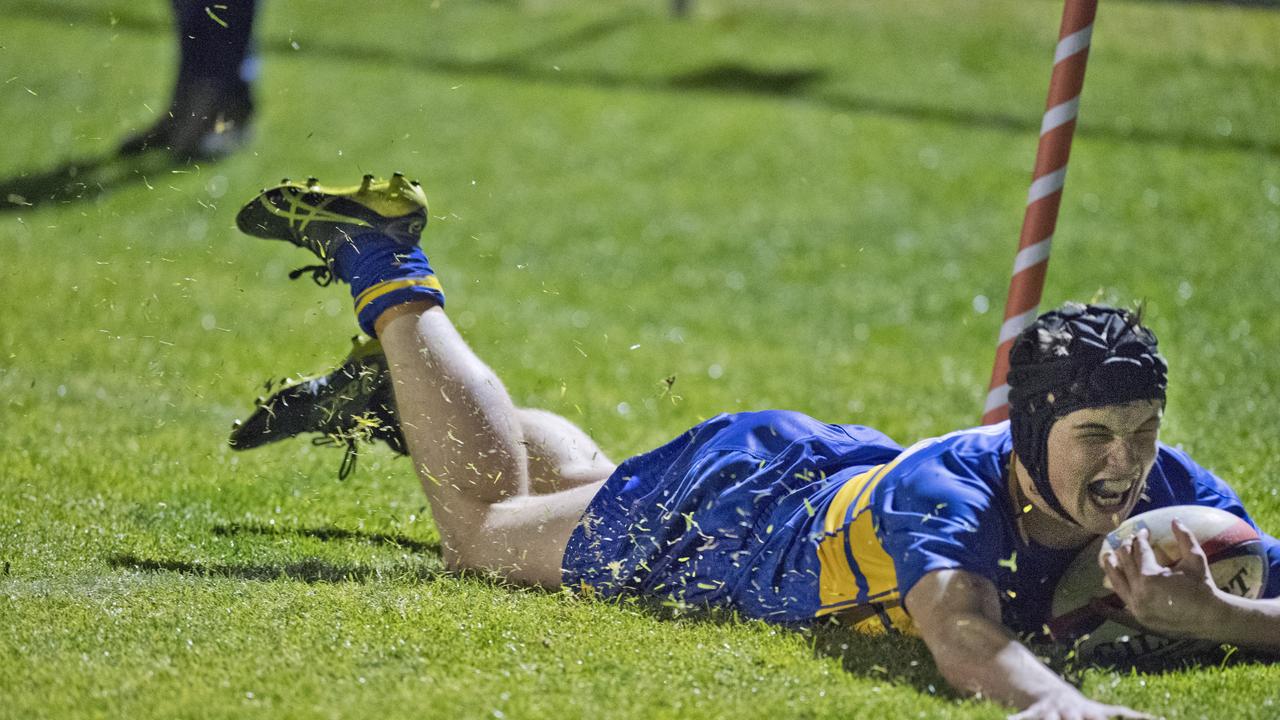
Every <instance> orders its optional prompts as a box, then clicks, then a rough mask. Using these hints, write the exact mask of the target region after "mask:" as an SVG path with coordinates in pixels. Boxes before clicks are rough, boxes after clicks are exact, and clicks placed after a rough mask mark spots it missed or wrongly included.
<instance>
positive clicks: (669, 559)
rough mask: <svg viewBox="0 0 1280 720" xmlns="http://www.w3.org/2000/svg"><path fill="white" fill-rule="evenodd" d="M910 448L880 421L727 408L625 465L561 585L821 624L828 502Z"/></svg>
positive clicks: (576, 541) (569, 556)
mask: <svg viewBox="0 0 1280 720" xmlns="http://www.w3.org/2000/svg"><path fill="white" fill-rule="evenodd" d="M901 451H902V448H901V447H899V446H898V444H897V443H895V442H893V440H891V439H889V438H888V437H887V436H885V435H884V434H882V433H880V432H879V431H876V430H873V429H871V428H867V427H862V426H857V425H829V424H826V423H822V422H819V421H817V420H814V419H813V418H810V417H808V416H806V415H803V414H800V413H795V412H788V411H781V410H770V411H764V412H752V413H740V414H735V415H719V416H717V417H714V418H712V419H710V420H708V421H706V422H704V423H702V424H700V425H697V426H695V427H694V428H692V429H690V430H689V431H688V432H686V433H684V434H683V435H681V436H680V437H678V438H676V439H675V440H673V441H671V442H670V443H668V444H666V445H664V446H662V447H660V448H658V449H657V450H653V451H652V452H648V453H645V454H643V455H638V456H636V457H633V458H631V459H629V460H627V461H626V462H624V463H622V464H621V465H619V466H618V469H617V470H615V471H614V473H613V475H612V476H610V477H609V479H608V480H607V481H605V484H604V486H603V487H602V488H601V489H600V491H599V492H598V493H597V494H596V496H595V498H594V499H592V501H591V503H590V504H589V505H588V506H587V509H586V512H585V513H584V514H583V517H582V520H581V522H580V523H579V524H578V527H577V528H576V529H575V530H574V532H573V535H572V536H571V537H570V539H569V543H568V546H567V547H566V549H565V557H564V573H563V576H562V577H563V582H564V584H565V586H566V587H569V588H573V589H586V588H590V590H589V592H592V593H594V594H595V595H597V596H603V597H613V596H616V595H619V594H622V593H627V594H638V595H645V596H650V597H661V598H670V599H675V600H679V601H683V602H687V603H691V604H703V605H721V606H727V607H730V608H733V609H736V610H739V611H741V612H743V613H744V614H746V615H748V616H750V617H759V618H765V619H769V620H772V621H775V622H804V621H809V620H812V619H813V617H814V616H815V615H816V614H817V611H818V609H819V606H820V602H819V597H818V574H819V560H818V554H817V546H818V543H819V542H820V541H821V540H822V538H823V536H824V530H823V519H824V517H825V511H826V509H827V506H828V505H829V504H830V502H831V500H832V498H833V497H834V495H835V493H836V492H837V491H838V490H839V489H840V487H841V485H843V484H844V482H845V481H846V480H848V479H849V478H851V477H853V476H855V475H857V474H859V473H861V472H864V471H866V470H867V469H869V468H872V467H875V466H877V465H880V464H883V463H886V462H889V461H890V460H892V459H893V458H894V457H896V456H897V455H898V454H899V453H900V452H901Z"/></svg>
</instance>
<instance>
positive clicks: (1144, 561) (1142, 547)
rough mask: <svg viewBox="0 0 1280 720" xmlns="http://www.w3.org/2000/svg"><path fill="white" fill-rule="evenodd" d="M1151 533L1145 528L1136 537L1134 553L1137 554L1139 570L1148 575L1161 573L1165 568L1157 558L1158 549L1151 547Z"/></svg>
mask: <svg viewBox="0 0 1280 720" xmlns="http://www.w3.org/2000/svg"><path fill="white" fill-rule="evenodd" d="M1150 534H1151V533H1150V532H1148V531H1147V529H1146V528H1143V529H1141V530H1139V531H1138V535H1137V537H1136V538H1134V543H1133V544H1134V554H1135V555H1137V563H1138V570H1139V571H1141V572H1142V573H1145V574H1147V575H1159V574H1160V573H1161V571H1162V570H1163V569H1164V568H1163V566H1161V565H1160V561H1159V560H1157V559H1156V551H1155V550H1152V549H1151V543H1150V542H1148V540H1147V538H1148V536H1149V535H1150Z"/></svg>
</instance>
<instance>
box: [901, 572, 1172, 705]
mask: <svg viewBox="0 0 1280 720" xmlns="http://www.w3.org/2000/svg"><path fill="white" fill-rule="evenodd" d="M906 606H907V610H908V611H909V612H910V613H911V616H912V619H913V620H914V622H915V625H916V629H917V630H918V631H919V633H920V636H921V638H923V639H924V641H925V644H926V645H928V647H929V651H930V652H931V653H932V654H933V659H934V662H936V663H937V665H938V671H939V672H940V673H942V676H943V677H945V678H946V679H947V682H949V683H951V685H952V686H953V687H955V688H956V689H957V690H960V691H962V692H965V693H970V694H975V695H977V694H981V695H983V696H985V697H988V698H991V699H993V700H996V701H997V702H1000V703H1003V704H1005V705H1009V706H1011V707H1015V708H1019V709H1020V710H1022V712H1021V713H1019V714H1018V715H1016V716H1015V717H1017V718H1024V719H1026V720H1031V719H1032V718H1050V717H1080V718H1114V717H1121V718H1147V717H1150V716H1149V715H1145V714H1143V713H1139V712H1136V711H1134V710H1130V709H1128V708H1124V707H1119V706H1115V705H1105V704H1103V703H1099V702H1096V701H1094V700H1090V699H1089V698H1087V697H1085V696H1084V695H1083V694H1082V693H1081V692H1080V691H1079V690H1077V689H1076V688H1074V687H1072V686H1071V685H1070V684H1068V683H1067V682H1066V681H1065V680H1063V679H1062V678H1061V677H1059V676H1058V674H1057V673H1055V672H1054V671H1053V670H1051V669H1049V668H1048V667H1047V666H1046V665H1045V664H1044V663H1042V662H1040V660H1039V658H1037V657H1036V656H1035V654H1034V653H1032V652H1031V650H1030V649H1028V648H1027V647H1026V646H1024V645H1023V644H1022V643H1021V642H1019V641H1018V639H1017V638H1016V637H1015V636H1014V634H1013V633H1012V632H1010V631H1009V629H1008V628H1006V627H1005V626H1004V625H1002V624H1001V622H1000V601H999V597H998V595H997V593H996V588H995V586H994V585H993V584H992V583H991V582H990V581H989V580H987V579H986V578H983V577H981V576H978V575H974V574H973V573H969V572H965V571H963V570H939V571H937V572H933V573H929V574H928V575H926V576H924V577H923V578H921V580H920V582H918V583H916V585H915V587H913V588H912V589H911V591H910V592H908V593H907V597H906Z"/></svg>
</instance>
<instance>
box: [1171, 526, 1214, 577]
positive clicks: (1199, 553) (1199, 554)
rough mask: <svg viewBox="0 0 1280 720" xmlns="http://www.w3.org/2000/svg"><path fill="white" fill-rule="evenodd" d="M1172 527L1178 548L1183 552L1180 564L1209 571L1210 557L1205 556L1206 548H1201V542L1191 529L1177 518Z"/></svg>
mask: <svg viewBox="0 0 1280 720" xmlns="http://www.w3.org/2000/svg"><path fill="white" fill-rule="evenodd" d="M1172 527H1173V536H1174V537H1175V538H1177V540H1178V548H1179V549H1181V550H1182V560H1180V561H1179V562H1178V564H1179V565H1186V564H1188V563H1189V564H1190V567H1191V568H1193V569H1195V570H1206V569H1208V567H1209V557H1208V556H1207V555H1205V553H1204V548H1202V547H1200V541H1199V540H1197V539H1196V536H1195V533H1193V532H1191V528H1188V527H1187V526H1186V524H1185V523H1183V522H1182V521H1181V520H1179V519H1177V518H1174V520H1173V524H1172Z"/></svg>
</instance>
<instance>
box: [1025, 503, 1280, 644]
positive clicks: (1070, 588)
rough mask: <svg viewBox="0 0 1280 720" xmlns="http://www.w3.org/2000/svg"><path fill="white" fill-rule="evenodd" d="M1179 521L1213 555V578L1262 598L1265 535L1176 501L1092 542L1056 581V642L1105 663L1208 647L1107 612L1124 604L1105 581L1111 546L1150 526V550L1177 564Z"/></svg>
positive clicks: (1225, 586)
mask: <svg viewBox="0 0 1280 720" xmlns="http://www.w3.org/2000/svg"><path fill="white" fill-rule="evenodd" d="M1174 518H1177V519H1179V520H1181V521H1182V522H1183V523H1184V524H1185V525H1186V526H1187V528H1189V529H1190V530H1191V532H1192V533H1193V534H1194V535H1195V536H1196V539H1197V540H1198V541H1199V542H1200V547H1201V548H1203V549H1204V552H1205V555H1206V556H1207V557H1208V558H1209V570H1210V572H1211V573H1212V574H1213V582H1214V584H1215V585H1217V586H1218V587H1220V588H1222V590H1224V591H1226V592H1229V593H1232V594H1234V595H1240V596H1242V597H1247V598H1256V597H1258V595H1260V594H1261V593H1262V589H1263V588H1265V587H1266V585H1267V557H1266V550H1265V548H1264V547H1263V545H1262V538H1260V537H1259V536H1258V532H1257V531H1256V530H1254V529H1253V527H1252V526H1250V525H1249V523H1247V522H1245V521H1244V520H1241V519H1240V518H1239V517H1237V516H1235V515H1232V514H1231V513H1229V512H1227V511H1226V510H1219V509H1217V508H1211V507H1202V506H1199V505H1174V506H1171V507H1164V508H1158V509H1156V510H1150V511H1148V512H1144V513H1142V514H1140V515H1135V516H1133V517H1131V518H1129V519H1128V520H1126V521H1124V522H1123V523H1121V524H1120V527H1118V528H1116V529H1115V530H1113V531H1112V532H1110V533H1108V534H1107V535H1105V536H1103V537H1100V538H1098V539H1097V540H1095V541H1093V542H1092V543H1090V544H1089V545H1087V546H1086V547H1085V548H1084V549H1083V550H1081V551H1080V554H1079V555H1077V556H1076V558H1075V560H1074V561H1072V563H1071V565H1070V566H1068V567H1067V571H1066V573H1064V574H1063V576H1062V579H1061V580H1060V581H1059V582H1058V587H1057V589H1056V590H1055V591H1054V595H1053V609H1052V613H1051V619H1050V620H1049V623H1048V627H1049V634H1050V635H1051V636H1052V637H1053V639H1054V641H1056V642H1059V643H1064V644H1068V645H1071V646H1073V647H1074V649H1075V652H1076V656H1077V657H1078V658H1080V659H1082V660H1085V661H1088V662H1093V663H1097V664H1102V665H1148V664H1153V663H1159V662H1168V661H1171V660H1177V659H1179V658H1182V657H1186V656H1188V655H1193V654H1196V653H1200V652H1204V651H1206V650H1208V649H1211V648H1212V647H1214V646H1215V645H1216V644H1217V643H1214V642H1209V641H1204V640H1180V639H1174V638H1167V637H1162V636H1160V635H1155V634H1152V633H1148V632H1146V631H1144V630H1143V629H1142V628H1140V627H1138V626H1136V625H1135V624H1131V623H1125V622H1122V621H1119V620H1115V619H1109V618H1108V617H1107V616H1106V614H1105V612H1106V610H1107V609H1113V610H1118V609H1122V608H1123V607H1124V606H1123V603H1122V602H1121V601H1120V598H1119V597H1117V596H1116V594H1115V593H1113V592H1111V591H1110V590H1108V589H1106V588H1105V587H1104V586H1103V584H1102V581H1103V578H1104V577H1105V575H1104V574H1103V572H1102V568H1101V567H1100V566H1099V565H1098V558H1099V556H1100V555H1101V554H1102V553H1103V552H1104V551H1106V550H1109V549H1114V548H1118V547H1120V544H1121V543H1123V542H1124V541H1125V540H1126V539H1128V538H1131V537H1133V536H1134V535H1136V534H1137V532H1138V531H1139V530H1140V529H1142V528H1146V529H1147V531H1148V532H1149V533H1150V534H1151V535H1150V542H1151V549H1152V550H1154V551H1155V554H1156V558H1157V559H1158V560H1159V561H1160V564H1161V565H1172V564H1174V563H1176V562H1177V561H1178V559H1179V558H1180V557H1181V555H1182V551H1181V548H1179V546H1178V538H1177V537H1176V536H1175V535H1174V534H1173V528H1172V524H1173V520H1174Z"/></svg>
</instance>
